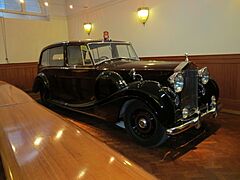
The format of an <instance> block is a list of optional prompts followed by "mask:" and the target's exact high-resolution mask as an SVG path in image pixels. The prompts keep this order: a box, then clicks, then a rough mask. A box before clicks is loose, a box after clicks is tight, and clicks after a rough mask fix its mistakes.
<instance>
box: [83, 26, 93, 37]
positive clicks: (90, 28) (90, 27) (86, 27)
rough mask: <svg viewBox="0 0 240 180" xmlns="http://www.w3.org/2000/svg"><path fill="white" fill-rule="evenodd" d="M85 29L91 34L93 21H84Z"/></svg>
mask: <svg viewBox="0 0 240 180" xmlns="http://www.w3.org/2000/svg"><path fill="white" fill-rule="evenodd" d="M83 27H84V30H85V32H86V33H87V34H88V35H90V33H91V31H92V23H84V24H83Z"/></svg>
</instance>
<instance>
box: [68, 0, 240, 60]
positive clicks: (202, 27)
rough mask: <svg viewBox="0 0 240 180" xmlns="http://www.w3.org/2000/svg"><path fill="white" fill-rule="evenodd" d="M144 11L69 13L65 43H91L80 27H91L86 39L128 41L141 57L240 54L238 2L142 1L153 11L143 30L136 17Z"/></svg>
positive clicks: (128, 2)
mask: <svg viewBox="0 0 240 180" xmlns="http://www.w3.org/2000/svg"><path fill="white" fill-rule="evenodd" d="M142 5H143V1H139V0H122V1H121V2H120V1H119V0H118V1H116V3H111V4H109V6H107V5H105V7H101V8H98V9H94V8H90V9H89V11H88V13H87V12H86V10H82V9H79V13H71V11H68V13H69V14H68V32H69V39H70V40H78V39H86V38H89V36H87V35H86V33H84V31H83V28H82V24H83V23H84V22H86V21H91V22H93V23H94V29H93V31H92V34H91V36H90V38H94V39H99V38H101V37H102V32H103V31H104V30H108V31H109V32H110V35H111V38H112V39H118V40H128V41H131V42H132V43H133V44H134V46H135V48H136V50H137V52H138V54H139V55H140V56H154V55H156V56H158V55H160V56H162V55H182V54H184V53H185V52H188V53H190V54H225V53H240V0H201V1H199V0H162V1H159V0H151V1H145V5H146V6H149V7H150V8H151V14H150V17H149V20H148V22H147V24H146V26H145V27H144V26H143V25H141V24H140V23H139V22H138V21H137V17H136V16H137V14H136V9H137V8H138V7H139V6H142ZM84 11H85V12H84ZM74 12H76V10H75V11H74Z"/></svg>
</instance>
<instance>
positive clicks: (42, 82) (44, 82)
mask: <svg viewBox="0 0 240 180" xmlns="http://www.w3.org/2000/svg"><path fill="white" fill-rule="evenodd" d="M42 86H44V87H45V88H47V89H49V82H48V79H47V77H46V75H45V74H44V73H39V74H38V75H37V77H36V78H35V80H34V83H33V88H32V91H33V92H38V91H40V88H41V87H42Z"/></svg>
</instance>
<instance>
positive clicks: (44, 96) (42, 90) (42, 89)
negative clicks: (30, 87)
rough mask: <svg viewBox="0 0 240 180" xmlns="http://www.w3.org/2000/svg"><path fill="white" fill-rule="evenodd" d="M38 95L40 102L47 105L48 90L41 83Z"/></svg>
mask: <svg viewBox="0 0 240 180" xmlns="http://www.w3.org/2000/svg"><path fill="white" fill-rule="evenodd" d="M40 97H41V102H42V104H43V105H48V104H49V103H48V99H49V92H48V90H47V88H46V87H45V86H44V85H41V87H40Z"/></svg>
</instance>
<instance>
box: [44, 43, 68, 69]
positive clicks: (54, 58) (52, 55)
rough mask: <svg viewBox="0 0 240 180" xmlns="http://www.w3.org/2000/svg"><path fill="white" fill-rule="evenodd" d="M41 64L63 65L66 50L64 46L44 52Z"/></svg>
mask: <svg viewBox="0 0 240 180" xmlns="http://www.w3.org/2000/svg"><path fill="white" fill-rule="evenodd" d="M41 65H43V66H63V65H64V51H63V47H56V48H51V49H47V50H45V51H44V52H43V53H42V61H41Z"/></svg>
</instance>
